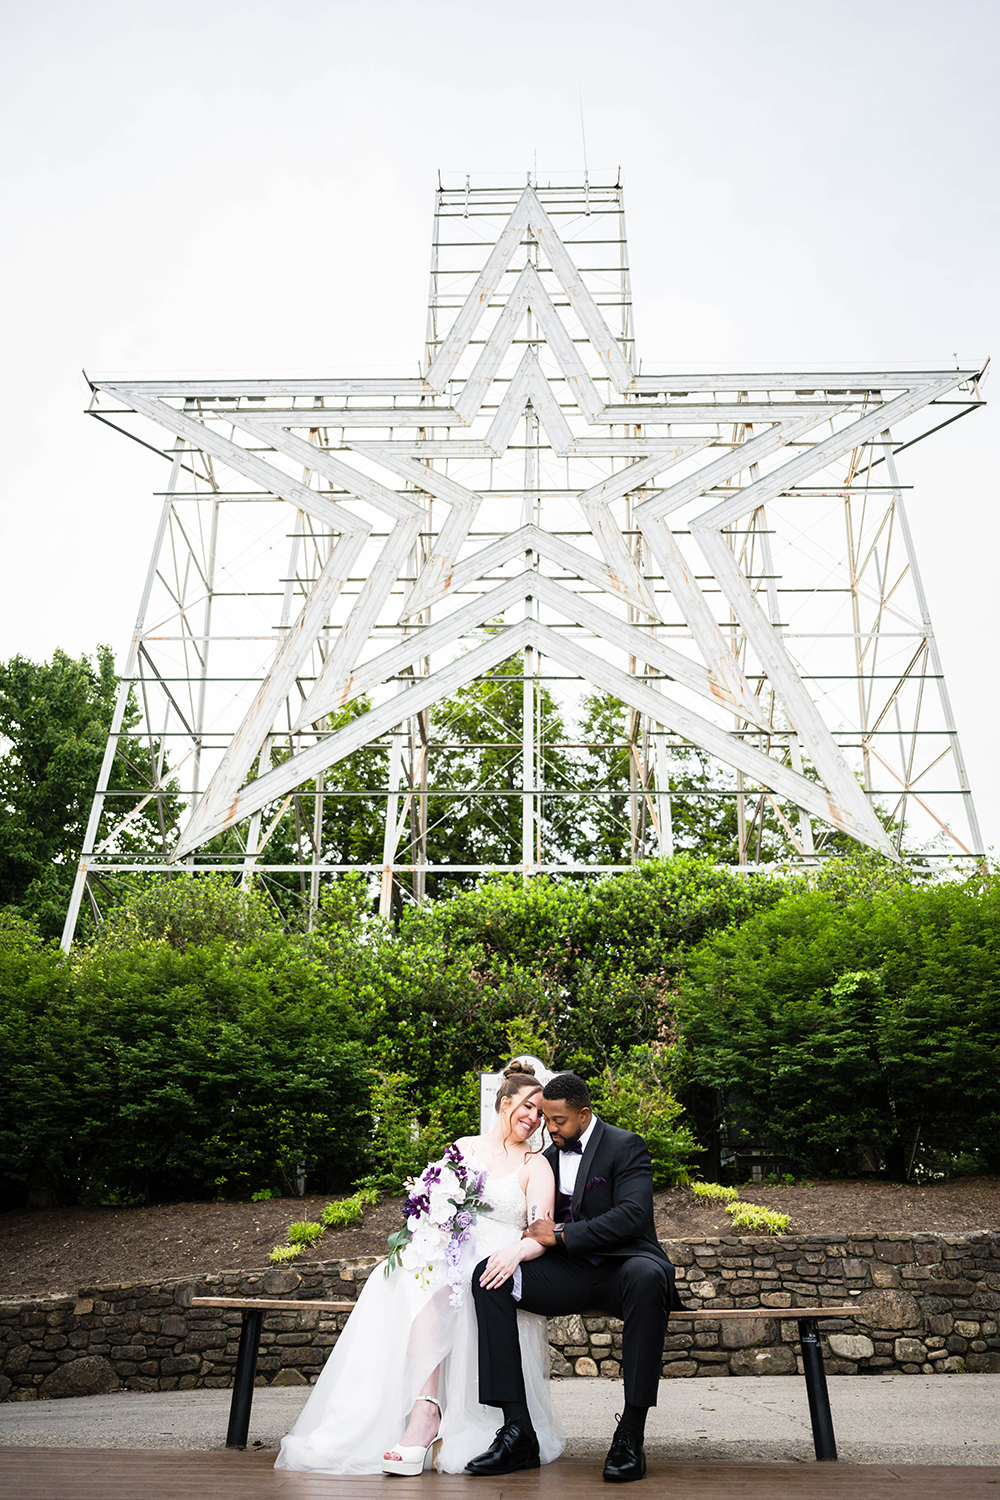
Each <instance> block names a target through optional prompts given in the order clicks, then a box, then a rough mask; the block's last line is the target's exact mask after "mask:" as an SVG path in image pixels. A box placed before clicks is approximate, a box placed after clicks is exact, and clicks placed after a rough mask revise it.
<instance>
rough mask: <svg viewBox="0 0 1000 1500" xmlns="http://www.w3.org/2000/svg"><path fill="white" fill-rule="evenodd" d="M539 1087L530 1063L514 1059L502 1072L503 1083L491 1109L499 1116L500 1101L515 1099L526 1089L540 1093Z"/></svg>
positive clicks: (517, 1058)
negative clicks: (536, 1090)
mask: <svg viewBox="0 0 1000 1500" xmlns="http://www.w3.org/2000/svg"><path fill="white" fill-rule="evenodd" d="M541 1087H542V1085H541V1084H540V1083H539V1081H538V1078H537V1077H536V1076H535V1070H534V1068H533V1067H532V1066H531V1063H529V1062H522V1061H521V1059H520V1058H519V1057H516V1058H515V1059H514V1061H513V1062H509V1063H508V1064H507V1066H506V1067H505V1068H504V1070H503V1083H501V1085H500V1087H499V1088H498V1089H497V1096H496V1098H495V1099H494V1101H493V1108H494V1109H495V1110H496V1112H497V1114H499V1113H500V1101H501V1099H516V1098H517V1096H518V1094H520V1093H521V1092H522V1091H523V1090H524V1089H526V1088H536V1089H538V1090H539V1091H540V1090H541Z"/></svg>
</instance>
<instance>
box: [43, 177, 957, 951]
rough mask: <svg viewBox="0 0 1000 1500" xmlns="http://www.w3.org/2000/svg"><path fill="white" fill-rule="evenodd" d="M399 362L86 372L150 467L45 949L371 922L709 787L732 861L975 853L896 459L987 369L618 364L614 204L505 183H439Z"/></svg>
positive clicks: (551, 861) (662, 841)
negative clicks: (106, 683)
mask: <svg viewBox="0 0 1000 1500" xmlns="http://www.w3.org/2000/svg"><path fill="white" fill-rule="evenodd" d="M421 369H422V373H421V374H420V375H419V376H416V377H414V378H412V379H337V378H330V379H309V380H307V379H301V380H300V379H295V380H284V379H246V380H193V379H192V380H131V379H107V380H104V379H102V380H97V381H95V382H94V383H93V401H92V404H91V412H92V414H93V415H94V416H96V417H99V418H100V419H101V420H102V421H104V422H106V423H109V424H110V425H112V426H115V427H118V428H120V429H121V430H123V431H126V432H128V433H129V434H130V435H132V436H138V437H140V438H141V439H142V440H144V441H147V442H150V443H152V444H153V445H154V446H155V447H156V448H157V449H158V451H162V452H163V453H164V456H165V457H166V458H168V459H169V462H170V477H169V480H168V483H167V486H166V491H165V493H164V495H163V505H162V511H161V516H160V523H159V529H158V532H157V536H156V542H155V545H154V550H153V556H152V560H151V562H150V566H149V571H148V574H147V576H146V581H145V586H144V588H143V590H142V597H141V601H140V606H139V613H138V618H137V622H136V628H135V633H134V636H133V640H132V643H131V648H130V650H129V653H128V656H127V659H126V661H125V663H124V666H123V671H122V683H121V692H120V696H119V700H118V705H117V710H116V715H115V719H114V723H113V726H112V731H111V735H110V738H109V741H108V747H107V753H106V756H105V759H104V765H103V769H102V772H101V777H100V783H99V785H98V788H97V792H96V795H95V798H94V804H93V810H92V814H91V818H90V822H89V826H88V830H87V834H86V842H85V847H84V850H83V854H82V858H81V861H80V866H79V872H78V876H77V880H76V884H75V888H74V893H73V898H72V903H71V907H70V910H69V913H68V916H67V920H66V929H65V934H64V941H65V942H66V943H67V944H68V943H69V941H71V939H72V935H73V932H74V929H75V924H76V921H77V916H78V912H79V909H80V903H81V900H82V899H83V897H84V894H85V893H86V894H87V895H88V898H89V900H90V901H91V903H92V904H93V906H94V908H95V910H97V909H98V905H99V902H100V901H101V900H102V899H104V898H103V897H102V895H101V892H102V890H108V889H112V888H113V883H114V877H115V874H116V872H122V871H137V870H139V871H162V872H166V873H170V872H175V871H177V870H181V869H183V870H207V869H210V870H235V871H237V872H239V871H242V872H243V874H244V877H245V878H247V879H250V878H252V877H253V876H254V874H257V875H258V876H260V877H261V878H264V879H265V880H272V881H274V880H278V879H279V878H280V879H283V880H284V881H285V882H286V884H287V882H288V881H289V879H291V881H292V882H293V883H294V884H295V885H296V887H297V888H298V889H299V890H300V891H301V894H302V896H303V897H304V898H305V899H306V900H307V901H308V902H310V903H311V904H312V906H315V905H316V902H317V900H318V898H319V894H320V887H321V881H322V879H323V877H324V876H327V877H329V876H330V875H332V874H335V873H336V872H339V871H343V870H346V869H356V868H360V869H364V870H368V871H372V872H377V873H378V874H379V875H380V876H381V880H382V910H383V912H385V913H388V912H389V910H390V909H391V906H392V903H393V901H394V900H396V901H398V900H400V899H402V898H403V897H405V898H406V899H416V900H420V899H421V898H422V897H423V896H424V894H425V893H426V892H427V889H428V881H429V880H431V881H433V880H440V879H441V878H442V877H446V876H447V877H451V878H452V879H454V878H455V877H473V876H475V875H476V874H479V873H480V872H482V871H483V870H486V869H490V870H497V869H501V870H514V871H520V872H522V873H523V874H524V876H525V877H527V876H530V875H532V874H534V873H537V872H540V871H566V872H570V871H576V872H580V871H596V870H600V869H613V868H620V867H622V866H623V865H627V864H628V863H630V862H632V861H635V860H637V859H641V858H642V857H644V856H645V855H646V854H648V853H670V852H672V850H673V849H674V847H675V833H676V831H677V828H678V826H679V822H680V821H681V820H680V810H681V808H682V806H683V807H685V808H689V807H690V806H691V805H692V804H693V803H694V802H696V801H697V799H698V798H699V797H703V798H704V799H707V803H708V804H710V805H711V806H712V807H714V808H716V809H719V808H723V807H724V808H727V809H728V810H729V816H730V825H729V826H730V827H731V831H732V842H731V847H730V849H729V850H728V851H727V852H726V853H725V854H724V855H722V856H720V857H724V858H726V859H728V860H729V861H730V862H731V863H733V864H735V865H739V866H743V867H746V868H753V867H757V866H759V865H760V864H761V863H765V862H767V860H772V861H773V860H775V859H791V860H799V861H805V862H811V861H814V860H816V859H818V858H821V857H822V856H823V854H824V852H828V851H829V850H831V849H833V848H837V847H838V846H842V844H843V836H848V837H849V838H851V839H854V840H857V841H858V842H860V843H862V844H865V845H868V846H870V847H871V848H873V849H876V850H880V851H881V852H882V853H883V854H885V855H887V856H889V857H891V858H898V857H900V856H901V855H905V854H906V852H907V851H908V850H913V849H914V848H916V847H920V848H922V849H923V850H924V853H925V856H926V857H931V858H933V857H940V856H959V857H966V856H973V857H977V856H981V854H982V852H983V850H982V839H981V836H980V833H979V829H978V826H977V822H976V816H975V811H974V807H973V802H972V795H971V790H970V787H969V783H968V779H967V776H966V772H965V766H964V762H963V759H962V753H961V748H960V745H959V739H958V733H957V729H956V726H955V723H954V719H953V716H952V712H951V707H950V704H949V700H948V695H947V690H946V686H945V681H944V676H943V673H942V668H941V663H940V660H939V657H938V652H937V648H936V645H935V642H934V636H933V632H932V628H931V621H930V616H929V613H928V608H927V601H926V598H925V595H924V590H923V586H922V583H921V579H920V574H919V571H918V568H917V560H916V557H915V555H914V550H913V544H912V539H911V536H910V531H909V528H908V525H907V519H906V510H905V504H904V498H903V496H904V490H905V489H906V488H907V486H905V485H903V484H902V483H901V481H900V477H899V473H898V472H897V467H896V456H897V455H898V454H899V453H900V452H901V451H902V450H903V449H905V448H908V447H910V446H912V444H913V443H914V442H916V441H918V440H919V439H920V438H921V437H925V436H928V435H929V433H930V432H932V431H936V430H937V429H938V428H939V427H941V426H944V425H945V424H946V423H947V422H949V421H954V420H956V419H957V418H958V417H959V416H962V415H964V414H965V413H967V412H969V411H972V410H974V409H975V408H976V407H977V406H979V405H980V404H982V398H981V395H980V390H979V379H980V375H981V372H980V371H978V370H972V369H965V370H930V371H925V370H921V371H875V372H871V371H868V372H861V373H859V372H856V371H848V372H844V371H840V372H835V373H831V372H808V373H802V372H797V371H796V372H785V373H774V372H770V373H765V372H750V373H742V372H741V373H737V374H701V375H696V374H674V375H655V374H643V373H640V369H641V366H640V365H639V364H638V363H637V361H636V357H635V345H634V334H633V326H632V298H631V289H630V282H629V265H628V251H627V241H626V235H625V218H624V207H623V195H622V189H621V186H620V184H618V183H615V184H612V185H605V186H592V185H591V184H590V183H589V182H587V181H584V182H583V183H582V184H581V183H576V184H570V185H554V184H552V183H547V184H546V185H545V186H542V185H541V184H538V183H533V182H532V181H531V180H530V178H529V181H528V184H527V185H526V186H523V187H512V186H488V185H479V184H473V183H471V182H470V181H469V179H466V180H465V182H464V183H459V184H457V185H452V186H445V185H440V184H439V187H438V190H437V193H436V196H435V214H434V230H433V242H432V250H431V275H430V298H429V305H428V316H427V341H426V350H425V354H424V359H423V362H422V365H421ZM164 430H165V431H166V433H167V434H169V435H170V438H171V439H172V445H171V446H169V447H167V448H164V447H163V436H162V434H163V431H164ZM493 689H496V690H497V691H498V692H501V693H502V694H503V695H504V696H503V698H502V703H503V705H505V712H504V713H501V712H499V710H498V708H497V704H498V703H499V702H500V701H501V700H500V699H497V698H494V697H491V696H490V691H492V690H493ZM487 690H490V691H487ZM477 693H478V694H479V696H478V697H477V696H476V694H477ZM512 705H513V707H512ZM473 709H475V713H473V712H472V710H473ZM601 712H603V714H604V718H603V719H602V718H601V717H600V713H601ZM477 715H478V717H477ZM599 723H602V724H604V725H605V726H607V724H608V723H611V724H612V726H613V728H612V730H611V731H609V730H608V729H607V727H605V728H604V730H603V731H599V730H598V729H597V728H596V727H595V726H597V725H598V724H599ZM581 725H583V726H584V727H582V728H581V727H580V726H581ZM470 726H471V727H470ZM484 726H486V730H484ZM491 726H492V727H491ZM574 726H575V727H574ZM692 755H694V756H695V757H696V758H697V761H698V765H699V766H700V768H701V771H700V779H699V777H698V776H692V775H690V774H687V772H688V771H689V770H690V765H691V756H692ZM706 767H708V768H710V770H706ZM685 768H687V771H686V770H685ZM512 807H515V808H516V807H519V809H520V815H519V817H518V816H517V815H516V814H515V815H514V816H513V818H512V816H511V809H512ZM376 813H377V824H378V828H377V830H376V831H373V830H374V829H375V823H376ZM733 814H735V815H733ZM614 818H618V819H619V821H620V823H621V829H620V836H619V834H613V835H612V834H609V833H608V827H609V819H611V820H612V821H613V819H614ZM362 825H363V828H362ZM491 827H492V828H493V829H494V832H495V833H496V837H495V838H494V840H493V842H492V843H490V841H489V839H486V840H484V839H482V838H480V837H479V836H478V834H476V836H473V833H474V830H481V829H489V828H491ZM512 830H513V831H512ZM140 831H141V836H140ZM362 831H364V832H365V837H364V838H362V836H361V833H362ZM372 839H375V842H376V845H378V846H380V847H375V846H373V844H372ZM838 839H839V845H838ZM366 840H367V842H366ZM681 846H683V844H682V845H681ZM463 850H464V851H465V853H464V854H463V852H462V851H463ZM484 850H485V851H486V852H485V853H484V852H483V851H484ZM456 851H457V852H456ZM469 851H471V854H470V853H469ZM109 882H110V885H109Z"/></svg>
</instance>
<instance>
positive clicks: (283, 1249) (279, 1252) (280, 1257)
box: [268, 1245, 303, 1266]
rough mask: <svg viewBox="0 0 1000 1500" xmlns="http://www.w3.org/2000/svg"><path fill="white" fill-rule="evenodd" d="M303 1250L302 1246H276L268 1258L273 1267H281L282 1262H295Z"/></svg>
mask: <svg viewBox="0 0 1000 1500" xmlns="http://www.w3.org/2000/svg"><path fill="white" fill-rule="evenodd" d="M302 1249H303V1247H302V1246H301V1245H275V1247H274V1249H273V1250H272V1251H271V1253H270V1255H269V1256H268V1260H269V1261H270V1262H271V1263H272V1265H276V1266H277V1265H280V1264H281V1263H282V1261H286V1260H294V1259H295V1257H296V1256H297V1255H301V1254H302Z"/></svg>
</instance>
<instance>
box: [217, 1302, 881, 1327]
mask: <svg viewBox="0 0 1000 1500" xmlns="http://www.w3.org/2000/svg"><path fill="white" fill-rule="evenodd" d="M191 1306H192V1307H231V1308H239V1309H243V1308H245V1309H247V1310H248V1311H249V1312H297V1311H302V1310H308V1311H311V1312H350V1310H351V1308H353V1307H356V1306H357V1303H356V1302H307V1301H305V1299H295V1298H280V1297H192V1298H191ZM862 1311H863V1309H862V1308H859V1307H858V1306H857V1305H854V1306H852V1307H685V1308H683V1309H682V1310H680V1311H674V1312H672V1313H671V1314H670V1316H671V1318H672V1319H673V1320H674V1321H676V1322H691V1321H693V1320H694V1319H703V1318H713V1319H718V1318H745V1319H750V1320H752V1321H754V1322H757V1321H759V1320H760V1319H762V1318H853V1317H856V1316H857V1315H858V1313H859V1312H862ZM580 1316H581V1317H583V1318H606V1317H609V1316H610V1314H608V1313H606V1312H604V1311H603V1310H602V1309H601V1308H589V1309H588V1310H587V1311H586V1312H583V1313H581V1314H580Z"/></svg>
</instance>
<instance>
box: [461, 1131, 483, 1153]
mask: <svg viewBox="0 0 1000 1500" xmlns="http://www.w3.org/2000/svg"><path fill="white" fill-rule="evenodd" d="M455 1145H456V1146H457V1147H458V1149H459V1151H461V1153H462V1155H463V1156H467V1155H469V1154H470V1153H471V1154H473V1155H474V1154H475V1153H476V1152H477V1151H481V1150H482V1149H483V1137H482V1136H481V1135H460V1136H459V1138H458V1140H457V1141H456V1142H455Z"/></svg>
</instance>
